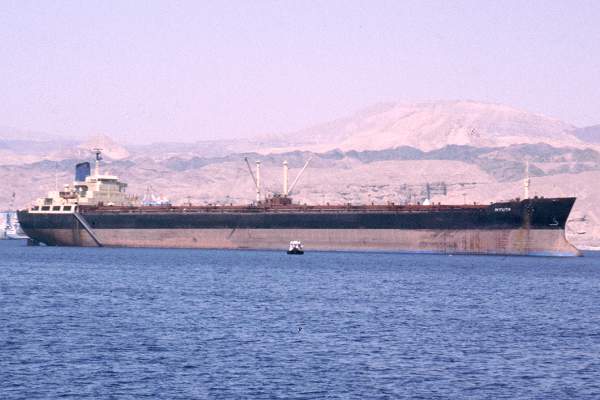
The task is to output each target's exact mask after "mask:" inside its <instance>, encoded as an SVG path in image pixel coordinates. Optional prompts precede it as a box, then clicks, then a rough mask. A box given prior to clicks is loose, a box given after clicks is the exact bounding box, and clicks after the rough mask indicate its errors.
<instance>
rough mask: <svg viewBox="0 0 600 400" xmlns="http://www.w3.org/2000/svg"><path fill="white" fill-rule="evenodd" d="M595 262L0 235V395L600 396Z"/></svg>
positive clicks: (599, 285)
mask: <svg viewBox="0 0 600 400" xmlns="http://www.w3.org/2000/svg"><path fill="white" fill-rule="evenodd" d="M599 290H600V256H599V255H598V254H591V253H590V254H588V255H587V257H583V258H570V259H565V258H563V259H559V258H527V257H475V256H465V257H458V256H454V257H449V256H431V255H401V254H361V253H307V254H305V255H304V256H287V255H286V254H284V253H282V252H251V251H197V250H196V251H194V250H157V249H148V250H146V249H106V248H104V249H84V248H48V247H37V248H35V247H25V246H22V245H16V244H15V243H14V242H12V243H10V242H0V398H1V399H37V398H50V399H55V398H73V399H84V398H98V399H102V398H119V399H120V398H132V399H133V398H143V397H146V398H164V399H188V398H222V399H232V398H251V399H255V398H259V399H260V398H316V399H320V398H357V399H364V398H427V399H429V398H439V399H446V398H455V399H459V398H460V399H463V398H489V399H498V398H507V399H514V398H527V399H530V398H539V399H549V398H559V399H573V398H579V399H583V398H589V399H598V398H600V292H599Z"/></svg>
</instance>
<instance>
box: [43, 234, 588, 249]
mask: <svg viewBox="0 0 600 400" xmlns="http://www.w3.org/2000/svg"><path fill="white" fill-rule="evenodd" d="M94 235H95V236H96V238H97V239H98V240H99V241H100V243H102V245H103V246H109V247H162V248H199V249H264V250H284V249H286V248H287V247H288V245H289V242H290V240H300V241H302V243H303V244H304V246H305V248H307V249H310V250H321V251H390V252H416V253H448V254H505V255H506V254H514V255H542V256H577V255H579V251H578V250H577V249H576V248H575V247H574V246H572V245H571V244H570V243H568V242H567V240H566V239H565V235H564V231H562V230H547V229H546V230H541V229H529V230H527V229H503V230H482V229H473V230H435V229H426V230H413V229H410V230H405V229H389V230H388V229H386V230H382V229H364V230H353V229H277V230H275V229H144V230H138V229H96V230H94ZM32 236H33V237H35V238H36V240H38V241H40V242H43V243H46V244H48V245H53V246H89V247H96V246H97V244H96V241H94V239H93V238H92V237H91V236H90V235H89V234H88V233H87V231H85V230H83V229H80V230H76V231H73V230H72V229H39V230H35V231H34V232H32Z"/></svg>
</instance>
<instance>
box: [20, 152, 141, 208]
mask: <svg viewBox="0 0 600 400" xmlns="http://www.w3.org/2000/svg"><path fill="white" fill-rule="evenodd" d="M94 152H95V154H96V165H95V168H94V173H93V175H90V174H89V172H90V171H89V163H82V164H78V168H80V166H82V170H83V171H84V173H83V174H80V171H79V170H78V171H77V174H76V180H75V181H74V182H73V183H72V184H71V185H65V186H64V188H63V190H61V191H56V190H55V191H50V192H48V195H47V196H46V197H41V198H39V199H37V200H36V201H35V203H34V204H33V206H32V207H31V208H30V210H29V211H30V212H34V213H35V212H39V213H71V212H74V211H76V208H77V206H79V205H86V206H99V205H104V206H133V205H137V198H136V197H134V196H130V195H128V194H127V192H126V190H127V184H126V183H124V182H121V181H120V180H119V177H117V176H115V175H108V174H102V173H100V160H102V157H101V156H100V155H101V151H100V149H94ZM78 178H79V180H78ZM81 178H83V180H82V179H81Z"/></svg>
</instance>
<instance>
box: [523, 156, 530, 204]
mask: <svg viewBox="0 0 600 400" xmlns="http://www.w3.org/2000/svg"><path fill="white" fill-rule="evenodd" d="M530 184H531V179H530V178H529V161H526V162H525V179H524V180H523V188H524V189H525V199H528V198H529V186H530Z"/></svg>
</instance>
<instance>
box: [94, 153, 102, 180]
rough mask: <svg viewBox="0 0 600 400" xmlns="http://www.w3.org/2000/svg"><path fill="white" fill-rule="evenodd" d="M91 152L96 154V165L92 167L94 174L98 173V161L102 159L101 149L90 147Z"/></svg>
mask: <svg viewBox="0 0 600 400" xmlns="http://www.w3.org/2000/svg"><path fill="white" fill-rule="evenodd" d="M92 153H94V154H95V155H96V165H95V168H94V175H96V176H98V175H100V161H101V160H102V149H100V148H98V147H96V148H93V149H92Z"/></svg>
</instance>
